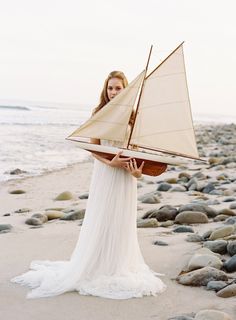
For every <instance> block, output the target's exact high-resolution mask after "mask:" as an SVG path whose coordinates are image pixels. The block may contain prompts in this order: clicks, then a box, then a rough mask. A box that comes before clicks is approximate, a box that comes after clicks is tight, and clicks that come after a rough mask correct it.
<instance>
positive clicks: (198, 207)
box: [179, 203, 217, 218]
mask: <svg viewBox="0 0 236 320" xmlns="http://www.w3.org/2000/svg"><path fill="white" fill-rule="evenodd" d="M182 211H198V212H203V213H205V214H206V215H207V216H208V218H214V217H215V216H217V211H216V210H214V209H212V208H210V207H208V206H207V205H204V204H194V203H193V204H192V203H189V204H185V205H183V206H181V207H180V208H179V212H182Z"/></svg>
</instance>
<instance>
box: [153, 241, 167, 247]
mask: <svg viewBox="0 0 236 320" xmlns="http://www.w3.org/2000/svg"><path fill="white" fill-rule="evenodd" d="M153 244H155V245H158V246H168V243H166V242H164V241H161V240H156V241H154V242H153Z"/></svg>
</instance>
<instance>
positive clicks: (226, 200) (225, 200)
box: [222, 197, 236, 202]
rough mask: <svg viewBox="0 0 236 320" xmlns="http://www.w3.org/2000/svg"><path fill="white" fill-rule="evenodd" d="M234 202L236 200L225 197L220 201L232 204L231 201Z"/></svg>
mask: <svg viewBox="0 0 236 320" xmlns="http://www.w3.org/2000/svg"><path fill="white" fill-rule="evenodd" d="M235 200H236V198H235V197H227V198H224V199H223V200H222V201H223V202H233V201H235Z"/></svg>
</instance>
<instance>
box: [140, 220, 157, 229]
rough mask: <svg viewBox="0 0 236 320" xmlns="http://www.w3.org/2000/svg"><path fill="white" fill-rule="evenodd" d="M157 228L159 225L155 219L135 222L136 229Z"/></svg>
mask: <svg viewBox="0 0 236 320" xmlns="http://www.w3.org/2000/svg"><path fill="white" fill-rule="evenodd" d="M158 226H159V223H158V221H157V219H155V218H151V219H139V220H138V221H137V227H138V228H156V227H158Z"/></svg>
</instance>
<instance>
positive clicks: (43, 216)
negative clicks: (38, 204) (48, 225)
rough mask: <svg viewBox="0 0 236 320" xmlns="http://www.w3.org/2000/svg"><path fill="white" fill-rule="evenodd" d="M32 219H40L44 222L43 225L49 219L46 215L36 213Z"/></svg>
mask: <svg viewBox="0 0 236 320" xmlns="http://www.w3.org/2000/svg"><path fill="white" fill-rule="evenodd" d="M31 218H36V219H39V220H40V221H42V223H44V222H47V221H48V217H47V216H46V214H42V213H34V214H33V215H32V216H31Z"/></svg>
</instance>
